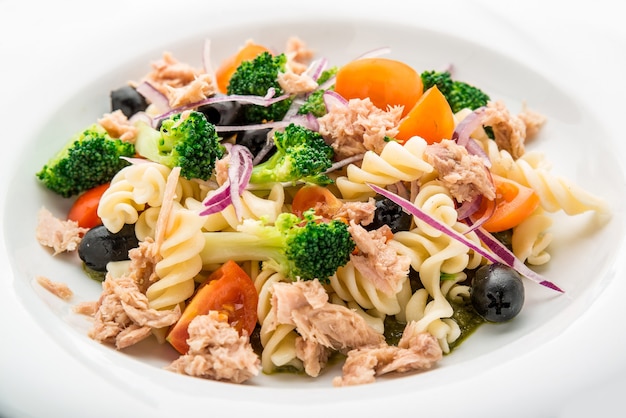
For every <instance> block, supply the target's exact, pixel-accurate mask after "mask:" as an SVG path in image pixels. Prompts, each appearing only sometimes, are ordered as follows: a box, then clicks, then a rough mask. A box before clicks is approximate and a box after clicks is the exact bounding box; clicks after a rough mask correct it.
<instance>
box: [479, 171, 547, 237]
mask: <svg viewBox="0 0 626 418" xmlns="http://www.w3.org/2000/svg"><path fill="white" fill-rule="evenodd" d="M492 177H493V181H494V184H495V186H496V198H495V199H494V200H488V199H483V201H482V202H481V205H480V208H479V209H478V210H477V211H476V212H475V213H474V214H473V215H472V216H471V219H472V220H474V221H475V220H477V219H480V218H481V217H482V216H483V215H484V214H485V213H488V211H489V212H491V211H493V214H492V215H491V216H490V217H489V219H487V220H486V221H485V222H484V223H483V224H482V227H483V228H484V229H485V230H487V231H489V232H501V231H506V230H507V229H511V228H513V227H515V226H517V225H519V224H520V223H522V221H524V220H525V219H526V218H528V217H529V216H530V215H531V214H532V213H533V212H534V211H535V209H537V207H539V204H540V201H539V196H538V195H537V193H536V192H535V191H534V190H533V189H531V188H530V187H526V186H524V185H522V184H519V183H517V182H515V181H513V180H510V179H507V178H504V177H501V176H498V175H496V174H492ZM494 206H495V207H494Z"/></svg>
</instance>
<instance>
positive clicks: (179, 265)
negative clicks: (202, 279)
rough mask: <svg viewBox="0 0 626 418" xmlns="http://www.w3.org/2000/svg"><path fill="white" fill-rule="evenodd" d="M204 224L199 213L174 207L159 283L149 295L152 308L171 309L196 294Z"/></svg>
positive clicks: (158, 268) (159, 266)
mask: <svg viewBox="0 0 626 418" xmlns="http://www.w3.org/2000/svg"><path fill="white" fill-rule="evenodd" d="M203 223H204V219H203V218H202V217H201V216H199V215H198V214H197V213H196V212H193V211H190V210H188V209H185V208H183V207H182V206H181V205H180V204H174V208H173V210H172V212H171V213H170V215H169V218H168V222H167V226H166V228H165V235H164V240H163V243H162V244H161V246H160V248H159V254H160V255H161V257H162V259H161V261H159V262H158V263H157V264H156V266H155V272H156V274H157V276H158V277H159V280H157V281H156V282H154V283H153V284H152V285H150V286H149V287H148V290H147V291H146V296H147V297H148V301H149V302H150V307H152V308H154V309H164V308H169V307H172V306H174V305H176V304H179V303H183V302H185V301H186V300H187V299H188V298H189V297H191V295H192V294H193V292H194V288H195V280H194V278H195V277H196V275H197V274H198V273H199V272H200V271H201V270H202V258H201V257H200V251H202V249H203V248H204V243H205V240H204V236H203V235H202V230H201V228H202V225H203Z"/></svg>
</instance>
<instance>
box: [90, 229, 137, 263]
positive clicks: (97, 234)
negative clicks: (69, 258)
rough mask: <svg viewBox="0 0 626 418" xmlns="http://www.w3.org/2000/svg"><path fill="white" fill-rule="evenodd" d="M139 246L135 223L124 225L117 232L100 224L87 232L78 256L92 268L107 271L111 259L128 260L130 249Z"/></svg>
mask: <svg viewBox="0 0 626 418" xmlns="http://www.w3.org/2000/svg"><path fill="white" fill-rule="evenodd" d="M138 246H139V241H138V240H137V236H136V235H135V226H134V225H131V224H127V225H124V227H123V228H122V229H121V230H120V231H119V232H117V233H115V234H113V233H111V232H110V231H109V230H108V229H106V227H105V226H104V225H99V226H96V227H93V228H91V229H90V230H89V231H87V232H86V233H85V236H84V237H83V239H82V240H81V242H80V245H79V246H78V256H79V257H80V259H81V260H83V262H84V263H85V266H87V267H88V268H90V269H91V270H94V271H106V266H107V264H108V263H109V262H110V261H124V260H128V259H129V257H128V251H130V250H131V249H133V248H136V247H138Z"/></svg>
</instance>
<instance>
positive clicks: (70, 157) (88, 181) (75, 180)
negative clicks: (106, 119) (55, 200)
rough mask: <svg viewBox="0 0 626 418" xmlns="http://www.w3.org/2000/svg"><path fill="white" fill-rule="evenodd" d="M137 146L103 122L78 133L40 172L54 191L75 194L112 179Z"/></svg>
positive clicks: (44, 182) (63, 194)
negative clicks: (111, 131)
mask: <svg viewBox="0 0 626 418" xmlns="http://www.w3.org/2000/svg"><path fill="white" fill-rule="evenodd" d="M134 154H135V147H134V145H133V144H131V143H129V142H124V141H121V140H120V139H117V138H111V137H110V136H109V134H108V133H107V132H106V130H105V129H104V128H103V127H102V126H100V125H99V124H93V125H90V126H88V127H87V128H86V129H85V130H83V131H82V132H79V133H77V134H75V135H74V136H73V137H72V138H71V140H70V141H68V143H67V144H66V145H65V146H64V147H63V148H62V149H61V150H59V152H57V153H56V155H54V156H53V157H52V158H50V159H49V160H48V162H47V163H46V164H45V165H44V166H43V168H42V169H41V170H40V171H39V172H38V173H37V174H36V176H37V178H38V179H39V180H41V181H42V183H43V184H44V185H45V186H46V187H47V188H48V189H50V190H52V191H53V192H55V193H57V194H59V195H61V196H63V197H72V196H75V195H78V194H80V193H82V192H84V191H87V190H89V189H91V188H93V187H96V186H99V185H101V184H104V183H107V182H108V181H110V180H111V179H112V178H113V176H114V175H115V174H116V173H117V172H118V171H119V170H121V169H122V168H123V167H125V166H126V165H128V164H129V162H128V161H126V160H124V159H122V158H120V157H122V156H125V157H132V156H133V155H134Z"/></svg>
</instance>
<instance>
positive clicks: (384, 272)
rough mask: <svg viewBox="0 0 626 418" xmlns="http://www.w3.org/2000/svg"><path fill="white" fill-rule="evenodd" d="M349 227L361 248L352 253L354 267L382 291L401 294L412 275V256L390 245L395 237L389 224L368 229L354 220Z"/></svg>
mask: <svg viewBox="0 0 626 418" xmlns="http://www.w3.org/2000/svg"><path fill="white" fill-rule="evenodd" d="M348 230H349V231H350V235H352V238H353V239H354V242H355V243H356V246H357V248H358V250H359V251H358V253H356V254H351V255H350V261H352V264H353V265H354V267H355V268H356V269H357V270H359V272H360V273H361V274H362V275H363V276H364V277H367V278H368V280H370V281H371V282H372V283H373V284H374V286H375V287H376V289H378V290H380V291H381V292H383V293H385V294H387V295H394V294H396V293H398V292H399V291H400V288H401V287H402V283H403V282H404V280H405V279H406V278H407V275H408V274H409V267H410V266H411V259H410V258H409V257H408V256H404V255H400V254H398V253H397V252H396V250H394V249H393V248H392V247H390V246H389V245H387V241H388V239H389V238H391V237H392V236H393V233H392V232H391V229H390V228H389V226H387V225H383V226H382V227H380V228H378V229H377V230H374V231H367V230H366V229H365V228H363V227H362V226H360V225H357V224H356V223H354V222H351V223H350V226H349V228H348Z"/></svg>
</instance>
